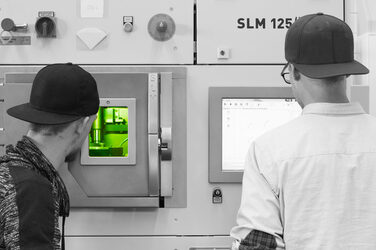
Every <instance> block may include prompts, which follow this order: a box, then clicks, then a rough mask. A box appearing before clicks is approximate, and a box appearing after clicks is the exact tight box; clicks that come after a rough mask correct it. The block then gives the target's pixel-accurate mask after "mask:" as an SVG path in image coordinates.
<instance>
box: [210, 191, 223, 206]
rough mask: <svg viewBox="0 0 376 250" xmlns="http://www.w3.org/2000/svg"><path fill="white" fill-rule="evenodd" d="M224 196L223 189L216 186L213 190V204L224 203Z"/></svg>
mask: <svg viewBox="0 0 376 250" xmlns="http://www.w3.org/2000/svg"><path fill="white" fill-rule="evenodd" d="M222 201H223V198H222V191H221V189H220V188H215V189H214V190H213V195H212V202H213V204H220V203H222Z"/></svg>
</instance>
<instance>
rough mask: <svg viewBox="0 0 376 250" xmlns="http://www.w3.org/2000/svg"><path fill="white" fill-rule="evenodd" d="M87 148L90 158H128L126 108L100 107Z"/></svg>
mask: <svg viewBox="0 0 376 250" xmlns="http://www.w3.org/2000/svg"><path fill="white" fill-rule="evenodd" d="M88 146H89V156H90V157H128V107H100V108H99V110H98V114H97V119H96V120H95V121H94V122H93V125H92V127H91V130H90V134H89V145H88Z"/></svg>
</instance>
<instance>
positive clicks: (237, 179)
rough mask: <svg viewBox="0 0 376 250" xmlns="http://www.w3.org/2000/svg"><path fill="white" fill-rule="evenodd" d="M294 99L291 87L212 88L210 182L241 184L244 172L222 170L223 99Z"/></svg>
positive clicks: (210, 105)
mask: <svg viewBox="0 0 376 250" xmlns="http://www.w3.org/2000/svg"><path fill="white" fill-rule="evenodd" d="M224 98H258V99H272V98H273V99H274V98H294V96H293V94H292V91H291V88H289V87H210V88H209V182H211V183H218V182H219V183H227V182H229V183H241V182H242V178H243V171H223V170H222V99H224Z"/></svg>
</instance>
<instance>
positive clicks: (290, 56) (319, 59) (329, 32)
mask: <svg viewBox="0 0 376 250" xmlns="http://www.w3.org/2000/svg"><path fill="white" fill-rule="evenodd" d="M285 58H286V60H287V61H288V62H289V63H292V64H293V65H294V66H295V67H296V68H297V69H298V70H299V71H300V72H301V73H302V74H304V75H306V76H308V77H310V78H317V79H319V78H327V77H332V76H340V75H360V74H368V73H369V70H368V68H367V67H365V66H364V65H363V64H361V63H360V62H358V61H356V60H354V39H353V33H352V31H351V29H350V27H349V26H348V25H347V24H346V23H345V22H343V21H342V20H340V19H338V18H336V17H334V16H331V15H326V14H323V13H317V14H311V15H306V16H302V17H301V18H299V19H298V20H297V21H295V22H294V23H293V25H291V27H290V28H289V30H288V31H287V34H286V39H285Z"/></svg>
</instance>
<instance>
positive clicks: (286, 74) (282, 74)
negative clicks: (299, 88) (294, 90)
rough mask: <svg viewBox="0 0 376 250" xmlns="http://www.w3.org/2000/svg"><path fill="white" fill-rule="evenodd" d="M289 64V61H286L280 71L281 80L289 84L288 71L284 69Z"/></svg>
mask: <svg viewBox="0 0 376 250" xmlns="http://www.w3.org/2000/svg"><path fill="white" fill-rule="evenodd" d="M288 66H289V63H286V64H285V66H284V67H283V69H282V71H281V76H282V78H283V80H284V81H285V83H287V84H291V82H290V72H288V71H287V72H285V70H286V69H287V67H288Z"/></svg>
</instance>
